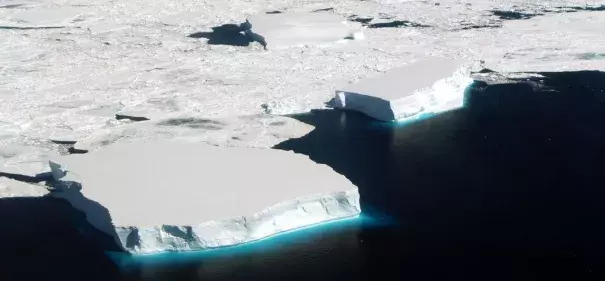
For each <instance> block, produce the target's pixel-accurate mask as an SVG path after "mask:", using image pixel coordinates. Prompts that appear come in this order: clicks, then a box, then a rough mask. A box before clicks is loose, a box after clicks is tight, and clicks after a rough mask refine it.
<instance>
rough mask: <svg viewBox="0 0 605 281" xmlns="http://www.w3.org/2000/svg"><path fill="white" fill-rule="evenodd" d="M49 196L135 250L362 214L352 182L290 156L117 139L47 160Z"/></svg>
mask: <svg viewBox="0 0 605 281" xmlns="http://www.w3.org/2000/svg"><path fill="white" fill-rule="evenodd" d="M50 164H51V170H52V172H53V174H54V177H55V178H57V179H60V181H61V182H62V183H63V184H62V185H60V186H62V187H61V188H60V189H59V191H56V192H53V193H52V194H54V196H57V197H59V198H63V199H66V200H67V201H69V202H70V203H71V204H72V205H73V206H74V207H75V208H76V209H79V210H81V211H83V212H84V213H85V214H86V216H87V219H88V221H89V222H90V224H91V225H92V226H94V227H96V228H97V229H99V230H101V231H103V232H105V233H107V234H109V235H111V236H113V237H114V239H115V242H117V243H118V244H119V245H120V246H121V247H122V248H123V249H124V250H126V251H128V252H130V253H136V254H148V253H158V252H164V251H190V250H201V249H207V248H215V247H221V246H230V245H236V244H241V243H245V242H249V241H254V240H258V239H261V238H265V237H268V236H270V235H273V234H276V233H279V232H283V231H287V230H292V229H296V228H299V227H304V226H309V225H313V224H317V223H321V222H326V221H329V220H334V219H340V218H346V217H352V216H357V215H359V213H360V206H359V194H358V192H357V188H356V187H355V186H354V185H353V184H352V183H351V182H350V181H349V180H347V179H346V178H345V177H344V176H342V175H339V174H337V173H336V172H334V171H333V170H332V169H330V168H329V167H328V166H325V165H319V164H316V163H314V162H313V161H311V160H310V159H309V158H308V157H306V156H304V155H301V154H295V153H293V152H287V151H280V150H272V149H253V148H236V147H229V148H227V147H217V146H211V145H206V144H199V143H177V142H168V141H154V142H142V143H123V144H114V145H110V146H107V147H105V148H103V149H100V150H97V151H94V152H92V153H89V154H83V155H69V156H61V157H59V158H56V159H53V160H51V161H50Z"/></svg>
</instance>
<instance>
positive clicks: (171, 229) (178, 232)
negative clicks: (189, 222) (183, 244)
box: [162, 225, 196, 241]
mask: <svg viewBox="0 0 605 281" xmlns="http://www.w3.org/2000/svg"><path fill="white" fill-rule="evenodd" d="M184 228H185V231H183V230H182V229H181V228H179V227H176V226H172V225H163V226H162V230H163V231H164V232H166V233H168V234H170V235H172V236H174V237H178V238H181V239H183V240H185V241H195V240H196V237H195V234H193V230H192V229H191V226H184Z"/></svg>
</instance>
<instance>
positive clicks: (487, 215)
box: [275, 71, 605, 280]
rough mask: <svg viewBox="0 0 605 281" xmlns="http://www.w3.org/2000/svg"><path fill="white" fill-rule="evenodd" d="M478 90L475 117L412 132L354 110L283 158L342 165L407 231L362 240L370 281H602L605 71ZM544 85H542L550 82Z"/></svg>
mask: <svg viewBox="0 0 605 281" xmlns="http://www.w3.org/2000/svg"><path fill="white" fill-rule="evenodd" d="M542 74H543V75H544V76H545V77H544V78H541V79H530V80H525V79H522V80H519V81H518V82H525V83H516V84H501V85H490V86H487V85H486V84H485V83H483V85H482V83H481V82H476V83H475V85H474V86H473V88H472V89H471V90H470V91H469V96H468V97H467V104H466V106H465V108H463V109H460V110H456V111H451V112H447V113H443V114H440V115H438V116H435V117H433V118H430V119H426V120H421V121H418V122H414V123H411V124H407V125H405V126H398V125H391V126H385V125H384V123H382V124H381V123H377V122H375V121H372V120H370V119H369V118H366V117H364V116H363V115H361V114H358V113H354V112H345V111H339V110H325V111H323V110H319V111H313V112H311V113H309V114H302V115H295V116H292V117H293V118H295V119H298V120H300V121H302V122H305V123H307V124H310V125H313V126H315V130H314V131H312V132H311V133H309V134H308V135H306V136H304V137H301V138H299V139H292V140H288V141H285V142H282V143H280V144H278V145H277V146H275V148H277V149H283V150H293V151H295V152H297V153H302V154H306V155H308V156H309V157H310V158H311V159H312V160H314V161H316V162H318V163H323V164H327V165H329V166H331V167H332V168H333V169H334V170H335V171H337V172H338V173H341V174H343V175H344V176H346V177H347V178H349V179H350V180H351V181H352V182H353V183H354V184H355V185H357V186H358V187H359V190H360V195H361V198H362V202H361V203H362V209H363V211H364V213H365V214H367V215H369V216H372V217H381V216H386V217H390V218H394V219H396V220H397V221H399V226H398V227H392V228H383V229H367V230H364V231H362V233H361V235H360V239H361V240H363V241H364V243H363V244H361V245H362V247H363V250H364V253H363V256H364V260H365V262H364V267H365V268H366V270H365V271H364V272H365V274H367V275H366V276H365V277H366V280H371V278H372V276H374V277H375V276H379V274H380V275H383V274H391V275H392V276H393V277H394V276H398V277H402V278H408V279H412V280H436V279H434V278H445V277H447V278H445V279H447V280H452V279H456V278H458V277H460V278H466V279H468V278H474V277H477V278H479V279H482V280H495V279H497V280H510V279H509V278H515V280H520V279H521V280H535V279H540V280H542V279H547V278H551V277H573V279H574V280H592V279H593V278H594V279H595V280H596V279H597V277H603V271H602V270H603V268H605V263H604V257H605V256H604V254H605V247H604V246H605V243H604V241H603V239H602V237H605V231H604V227H603V225H602V224H600V223H598V222H599V221H600V220H601V218H603V217H605V207H604V206H605V204H603V202H605V190H604V189H603V188H602V187H603V186H604V184H605V180H604V176H605V173H603V172H602V168H603V167H604V166H605V165H604V164H605V163H604V160H603V159H604V158H603V156H605V126H603V125H602V124H603V120H605V73H603V72H589V71H586V72H567V73H542ZM539 80H542V81H539Z"/></svg>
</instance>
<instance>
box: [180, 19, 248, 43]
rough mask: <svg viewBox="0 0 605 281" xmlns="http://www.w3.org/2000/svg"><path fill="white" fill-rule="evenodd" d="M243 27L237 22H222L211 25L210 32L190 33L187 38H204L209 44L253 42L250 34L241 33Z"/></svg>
mask: <svg viewBox="0 0 605 281" xmlns="http://www.w3.org/2000/svg"><path fill="white" fill-rule="evenodd" d="M243 31H244V30H243V29H242V27H241V26H240V25H237V24H223V25H220V26H215V27H212V32H196V33H193V34H190V35H189V36H188V37H189V38H198V39H199V38H206V39H208V44H209V45H228V46H238V47H246V46H248V45H250V43H252V42H253V40H252V39H251V38H250V36H248V35H245V34H244V33H243Z"/></svg>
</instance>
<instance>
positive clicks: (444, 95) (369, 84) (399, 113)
mask: <svg viewBox="0 0 605 281" xmlns="http://www.w3.org/2000/svg"><path fill="white" fill-rule="evenodd" d="M472 67H473V63H472V62H468V61H461V60H451V59H445V58H437V57H430V58H426V59H423V60H420V61H417V62H415V63H411V64H409V65H406V66H404V67H400V68H397V69H393V70H391V71H389V72H387V73H385V74H383V75H380V76H376V77H370V78H367V79H364V80H361V81H359V82H357V83H354V84H351V85H347V86H344V87H342V88H341V89H339V90H336V96H335V104H334V106H335V107H338V108H342V109H350V110H356V111H360V112H362V113H364V114H366V115H368V116H370V117H372V118H375V119H378V120H382V121H397V120H403V119H407V118H411V117H414V116H418V115H419V114H422V113H437V112H442V111H446V110H450V109H455V108H459V107H462V103H463V99H464V90H465V88H466V87H467V86H468V85H470V83H472V81H473V79H471V78H470V72H471V69H472Z"/></svg>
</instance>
